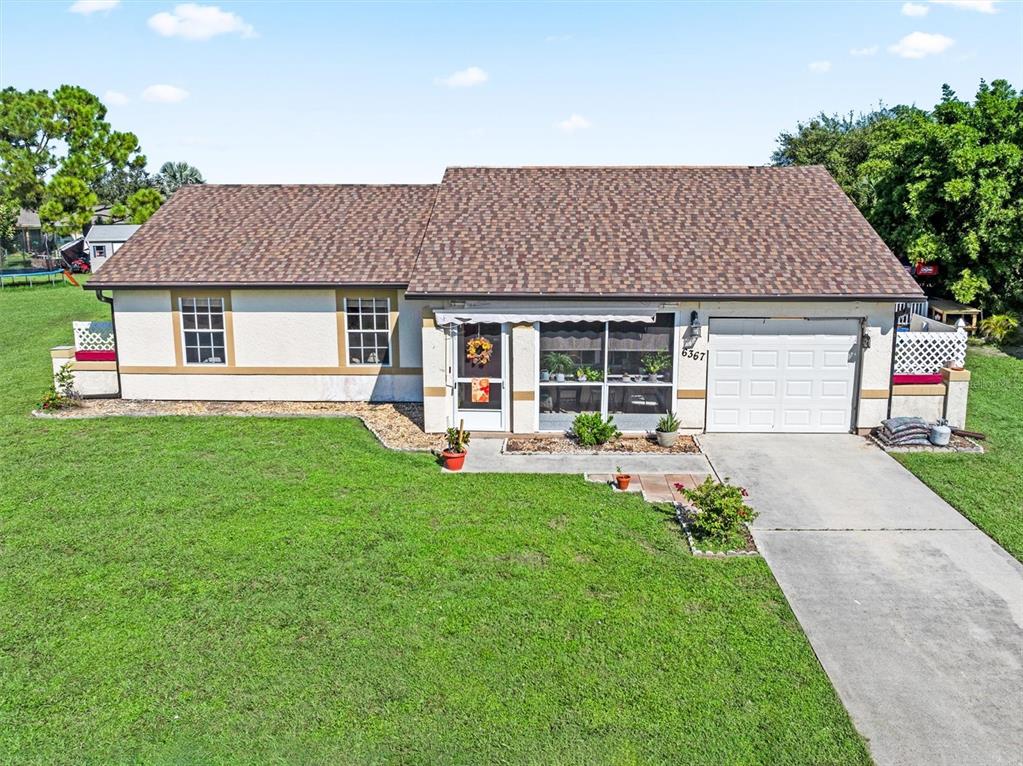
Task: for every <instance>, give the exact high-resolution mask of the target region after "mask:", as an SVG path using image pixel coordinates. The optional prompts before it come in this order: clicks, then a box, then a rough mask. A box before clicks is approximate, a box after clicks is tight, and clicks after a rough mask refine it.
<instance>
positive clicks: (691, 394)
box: [675, 388, 707, 399]
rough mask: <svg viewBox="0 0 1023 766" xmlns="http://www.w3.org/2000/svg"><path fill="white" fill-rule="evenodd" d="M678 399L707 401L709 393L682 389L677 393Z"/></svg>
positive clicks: (694, 389) (699, 389)
mask: <svg viewBox="0 0 1023 766" xmlns="http://www.w3.org/2000/svg"><path fill="white" fill-rule="evenodd" d="M675 398H676V399H706V398H707V392H706V391H704V390H703V389H702V388H680V389H679V390H678V391H676V392H675Z"/></svg>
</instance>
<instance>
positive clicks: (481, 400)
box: [453, 324, 508, 431]
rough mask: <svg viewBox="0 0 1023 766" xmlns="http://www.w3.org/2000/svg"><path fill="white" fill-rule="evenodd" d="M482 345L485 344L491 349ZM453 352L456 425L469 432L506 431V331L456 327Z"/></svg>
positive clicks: (490, 326)
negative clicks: (463, 426) (460, 425)
mask: <svg viewBox="0 0 1023 766" xmlns="http://www.w3.org/2000/svg"><path fill="white" fill-rule="evenodd" d="M483 341H488V342H489V344H490V347H489V348H487V344H486V343H485V342H483ZM454 344H455V348H454V350H453V356H454V358H455V413H454V414H455V425H457V424H458V422H459V421H465V427H466V429H468V430H470V431H506V430H508V417H507V413H508V390H507V388H508V387H507V386H506V385H505V383H506V381H505V371H506V370H507V369H508V343H507V331H506V328H505V326H504V325H500V324H464V325H459V327H458V332H457V333H455V336H454Z"/></svg>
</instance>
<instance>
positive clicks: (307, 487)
mask: <svg viewBox="0 0 1023 766" xmlns="http://www.w3.org/2000/svg"><path fill="white" fill-rule="evenodd" d="M89 316H92V317H93V318H104V317H106V316H107V309H106V307H105V306H104V305H102V304H100V303H98V302H97V301H95V299H94V298H93V297H92V296H91V295H90V294H83V293H82V292H81V291H78V290H74V289H71V288H60V289H50V288H35V289H33V290H31V291H29V290H16V291H15V290H11V291H7V290H5V291H4V293H3V294H0V356H2V364H0V383H2V386H0V390H3V391H4V392H5V395H4V399H3V402H2V404H0V408H2V411H0V435H2V439H0V442H2V443H3V445H4V455H3V460H2V463H0V465H2V469H0V479H2V492H0V569H2V573H3V574H2V576H0V761H2V762H12V763H13V762H16V763H48V764H49V763H74V764H80V763H103V764H108V763H176V764H177V763H202V764H208V763H246V764H249V763H421V764H446V763H464V764H481V763H535V764H550V763H577V764H584V763H585V764H591V763H693V764H726V763H727V764H863V763H869V757H868V755H867V752H866V749H865V746H864V743H863V742H862V740H861V739H860V738H859V736H858V735H857V734H856V732H855V731H854V729H853V727H852V726H851V724H850V722H849V719H848V717H847V714H846V712H845V710H844V709H843V708H842V706H841V704H840V703H839V701H838V699H837V697H836V695H835V692H834V690H833V689H832V687H831V685H830V683H829V682H828V679H827V677H826V676H825V674H824V673H823V671H822V670H821V668H820V666H819V664H818V663H817V660H816V658H815V657H814V655H813V652H812V651H811V649H810V647H809V645H808V643H807V641H806V638H805V636H804V635H803V633H802V631H801V629H800V626H799V624H798V623H797V622H796V620H795V619H794V617H793V615H792V612H791V611H790V610H789V607H788V605H787V604H786V602H785V600H784V598H783V596H782V594H781V592H780V591H779V589H778V587H777V585H776V584H775V582H774V580H773V578H772V576H771V573H770V571H769V570H768V568H767V567H766V565H765V564H764V563H763V562H762V561H760V560H756V559H752V560H750V559H741V560H733V561H725V562H722V561H707V560H699V559H694V558H692V557H691V556H689V555H688V553H687V552H686V550H685V548H684V546H683V544H682V542H681V540H680V537H679V533H678V530H677V529H676V527H675V525H674V523H673V522H672V521H671V520H670V519H669V518H668V517H667V516H666V515H665V514H663V513H661V512H658V511H657V510H656V509H655V508H653V507H652V506H649V505H647V504H644V503H643V502H642V501H641V500H639V499H637V498H636V497H634V496H626V495H615V494H612V493H611V492H610V491H608V490H607V489H606V488H604V487H601V486H595V485H588V484H586V483H585V482H583V481H582V480H581V478H578V477H568V476H565V477H558V476H543V477H529V476H510V475H508V476H471V475H464V476H450V475H447V476H446V475H442V474H441V473H440V471H439V470H438V469H437V467H436V466H435V465H434V463H433V460H432V459H431V458H430V457H429V456H427V455H419V454H402V453H393V452H389V451H387V450H385V449H383V448H382V447H380V446H379V445H378V443H377V442H376V441H375V440H374V438H373V437H372V435H371V434H370V433H369V432H367V431H366V430H365V429H364V428H363V427H362V426H361V424H359V423H358V422H357V421H353V420H343V419H338V420H333V419H308V420H296V419H254V418H227V417H221V418H152V419H128V418H111V419H106V420H91V421H52V420H38V419H33V418H31V417H29V415H28V412H29V410H30V409H31V407H32V404H33V402H34V401H35V400H36V399H37V398H38V396H39V395H40V393H41V392H42V391H43V389H44V388H45V387H46V385H47V381H48V365H49V358H48V352H47V349H48V347H49V346H50V345H53V344H56V343H59V342H68V341H69V339H70V324H69V322H70V320H71V319H72V318H86V317H89Z"/></svg>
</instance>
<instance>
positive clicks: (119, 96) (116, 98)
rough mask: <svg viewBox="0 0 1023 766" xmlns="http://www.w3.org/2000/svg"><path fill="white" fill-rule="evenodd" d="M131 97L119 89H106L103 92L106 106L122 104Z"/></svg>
mask: <svg viewBox="0 0 1023 766" xmlns="http://www.w3.org/2000/svg"><path fill="white" fill-rule="evenodd" d="M130 100H131V99H129V98H128V96H127V95H125V94H124V93H121V91H119V90H108V91H107V92H106V93H104V94H103V103H104V104H106V105H107V106H123V105H124V104H127V103H128V102H129V101H130Z"/></svg>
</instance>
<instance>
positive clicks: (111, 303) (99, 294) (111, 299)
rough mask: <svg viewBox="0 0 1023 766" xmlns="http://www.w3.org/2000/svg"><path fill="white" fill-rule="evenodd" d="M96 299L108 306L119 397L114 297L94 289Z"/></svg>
mask: <svg viewBox="0 0 1023 766" xmlns="http://www.w3.org/2000/svg"><path fill="white" fill-rule="evenodd" d="M96 300H98V301H100V302H101V303H106V304H107V305H109V306H110V329H111V330H112V331H113V333H114V370H115V371H116V373H117V398H118V399H120V398H121V355H120V354H119V353H118V352H117V319H116V318H115V317H114V297H113V296H112V295H111V296H109V297H108V296H106V295H103V291H102V290H97V291H96Z"/></svg>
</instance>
